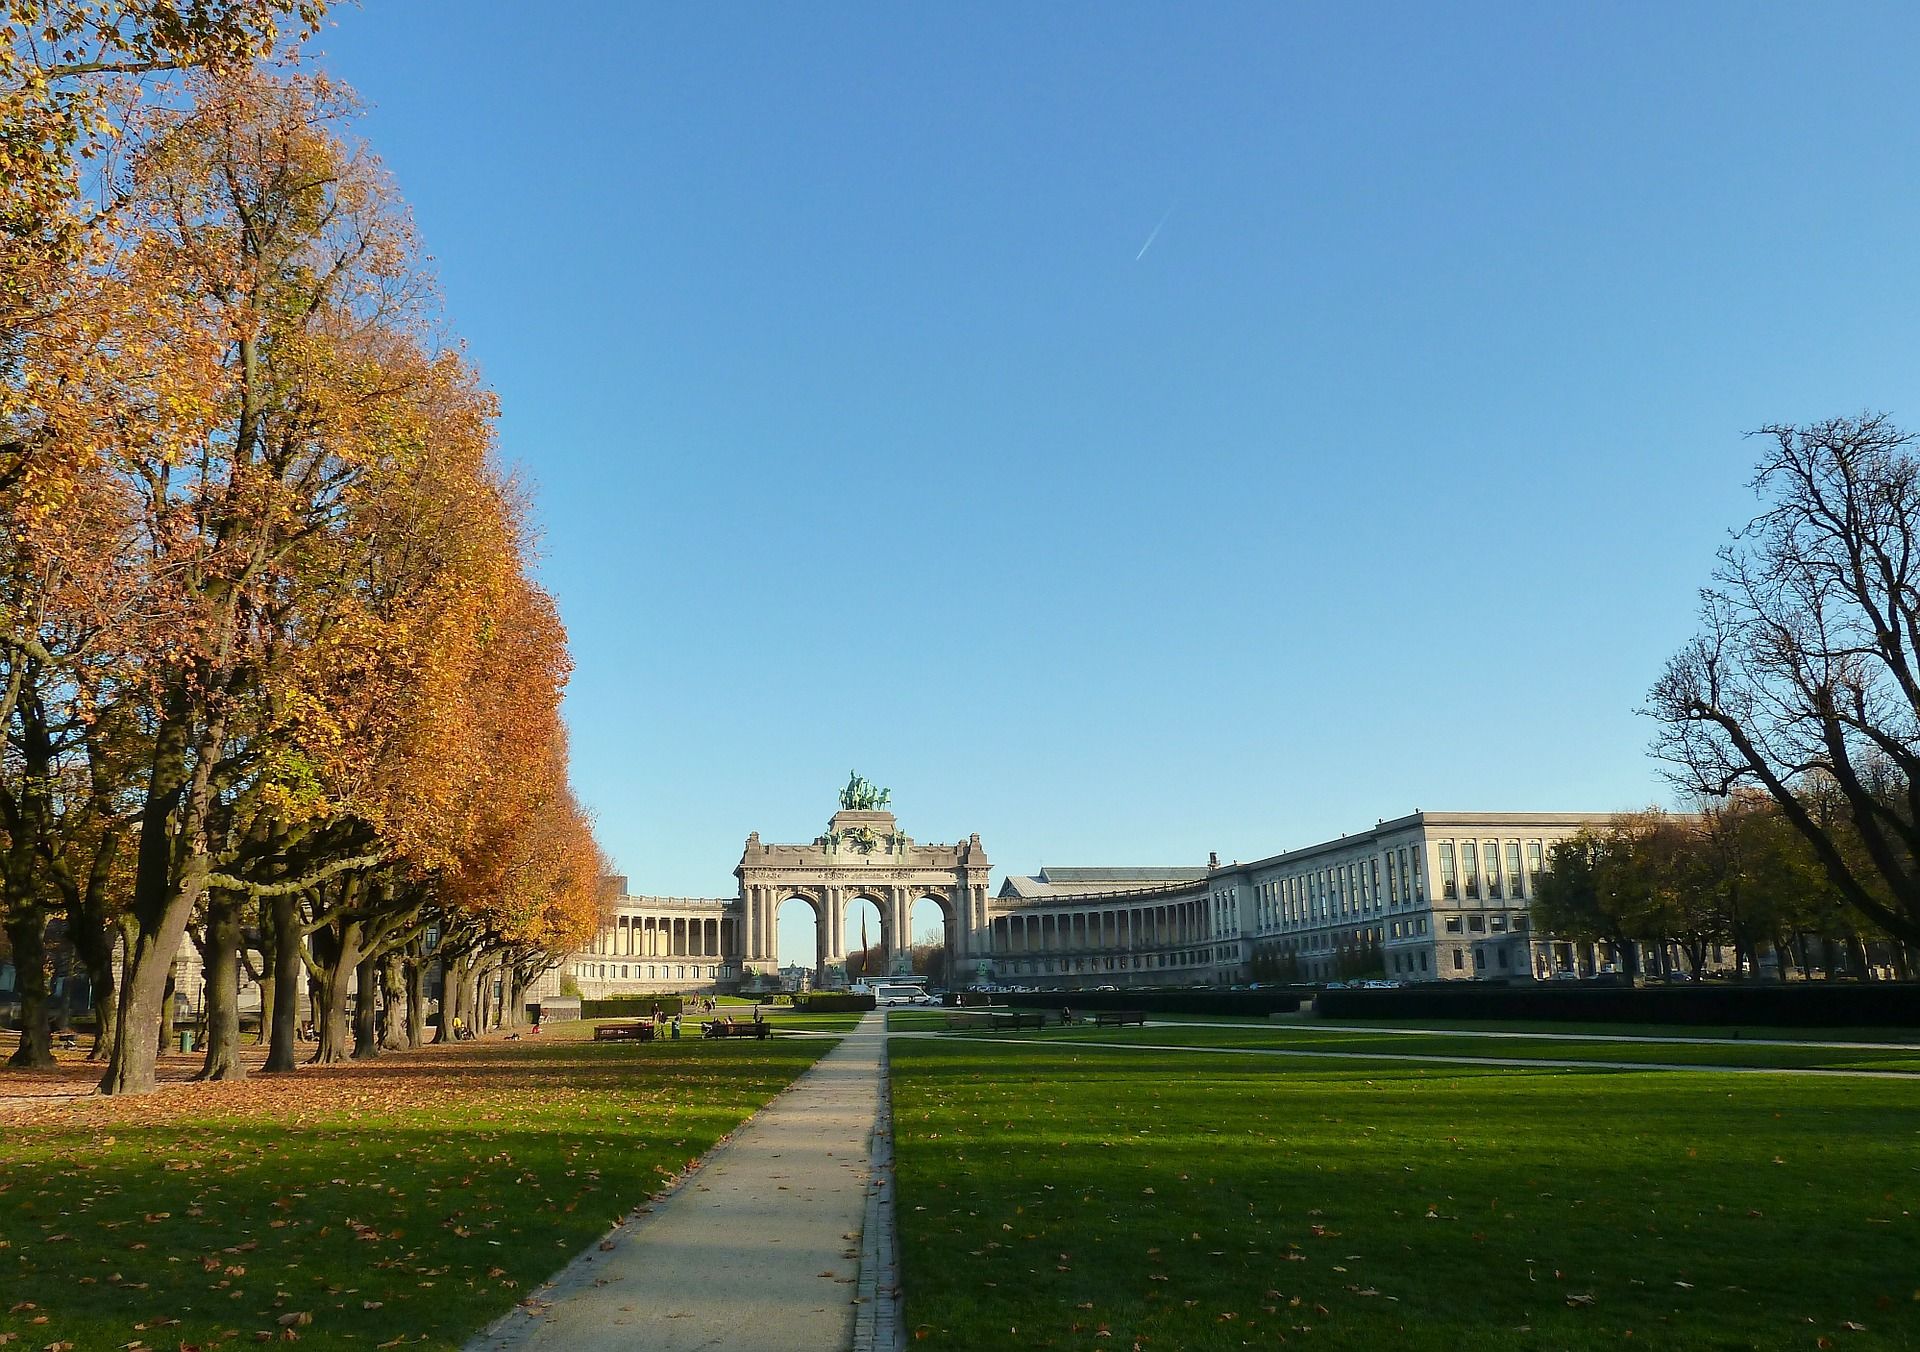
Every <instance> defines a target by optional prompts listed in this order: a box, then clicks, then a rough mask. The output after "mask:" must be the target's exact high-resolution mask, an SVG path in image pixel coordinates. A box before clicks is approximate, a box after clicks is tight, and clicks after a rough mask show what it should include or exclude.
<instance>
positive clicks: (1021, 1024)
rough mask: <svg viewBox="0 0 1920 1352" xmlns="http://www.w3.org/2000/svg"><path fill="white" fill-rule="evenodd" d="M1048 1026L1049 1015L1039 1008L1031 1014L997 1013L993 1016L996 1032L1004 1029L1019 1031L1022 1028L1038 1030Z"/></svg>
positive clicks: (1006, 1030) (1013, 1031)
mask: <svg viewBox="0 0 1920 1352" xmlns="http://www.w3.org/2000/svg"><path fill="white" fill-rule="evenodd" d="M1046 1026H1047V1016H1046V1014H1045V1013H1043V1012H1041V1011H1039V1010H1035V1011H1034V1012H1033V1013H1031V1014H995V1015H994V1016H993V1030H994V1031H995V1032H996V1033H998V1032H1003V1031H1004V1032H1012V1033H1017V1032H1019V1031H1020V1030H1021V1029H1022V1028H1032V1029H1035V1030H1038V1029H1041V1028H1045V1027H1046Z"/></svg>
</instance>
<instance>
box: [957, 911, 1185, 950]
mask: <svg viewBox="0 0 1920 1352" xmlns="http://www.w3.org/2000/svg"><path fill="white" fill-rule="evenodd" d="M992 936H993V953H994V956H996V957H1020V956H1022V955H1025V954H1031V953H1069V952H1089V951H1100V952H1105V953H1135V952H1141V951H1144V950H1158V949H1163V948H1174V947H1179V946H1181V945H1184V944H1197V943H1204V942H1206V940H1207V915H1206V902H1205V901H1204V900H1193V901H1179V902H1167V903H1163V904H1158V905H1143V906H1119V905H1116V906H1104V907H1099V908H1094V909H1088V910H1072V911H1053V910H1044V911H1035V912H1033V913H1032V914H1021V913H1019V912H1014V913H1012V914H1008V915H1001V916H996V917H995V918H994V921H993V928H992Z"/></svg>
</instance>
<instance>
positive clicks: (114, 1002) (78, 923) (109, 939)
mask: <svg viewBox="0 0 1920 1352" xmlns="http://www.w3.org/2000/svg"><path fill="white" fill-rule="evenodd" d="M114 933H115V931H114V928H113V926H112V925H110V924H108V923H107V922H106V921H105V920H104V919H96V917H94V916H93V915H91V914H90V913H86V912H84V911H82V909H81V908H77V907H69V908H68V910H67V936H68V938H69V939H70V940H71V941H72V943H73V951H74V952H75V953H76V954H78V955H79V958H80V965H81V966H82V967H84V968H85V969H86V973H87V987H88V998H89V999H90V1000H91V1001H92V1003H93V1047H92V1049H91V1050H89V1051H88V1052H87V1060H89V1061H97V1060H99V1059H100V1058H101V1057H102V1056H105V1055H106V1054H107V1052H108V1049H109V1048H111V1047H112V1046H113V1030H114V1024H115V1022H116V1020H117V1018H118V1015H119V1013H120V991H119V986H118V984H117V983H116V982H115V981H114V973H113V938H114Z"/></svg>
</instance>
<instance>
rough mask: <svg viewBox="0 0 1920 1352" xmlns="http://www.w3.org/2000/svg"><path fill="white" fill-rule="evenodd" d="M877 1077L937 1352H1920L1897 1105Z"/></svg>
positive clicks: (1165, 1069) (1284, 1073)
mask: <svg viewBox="0 0 1920 1352" xmlns="http://www.w3.org/2000/svg"><path fill="white" fill-rule="evenodd" d="M1150 1031H1156V1030H1150ZM892 1067H893V1071H892V1073H893V1096H894V1121H895V1132H896V1142H895V1153H896V1160H897V1167H898V1172H899V1184H898V1204H899V1221H900V1232H901V1245H902V1264H903V1274H902V1275H903V1280H904V1283H905V1289H906V1292H907V1309H906V1315H907V1322H908V1325H909V1326H910V1328H911V1329H912V1330H913V1336H914V1337H915V1338H916V1339H918V1340H920V1343H923V1344H924V1345H926V1346H929V1347H948V1348H977V1347H986V1346H1024V1347H1036V1348H1090V1349H1105V1348H1123V1349H1124V1348H1130V1347H1133V1346H1136V1345H1137V1346H1139V1347H1140V1348H1142V1349H1144V1350H1145V1352H1152V1350H1153V1349H1156V1348H1158V1349H1177V1348H1178V1349H1184V1348H1193V1349H1213V1348H1238V1347H1242V1346H1262V1347H1265V1346H1278V1345H1280V1344H1281V1342H1282V1341H1283V1340H1284V1341H1285V1342H1287V1343H1289V1344H1304V1345H1308V1346H1317V1347H1328V1348H1376V1347H1413V1348H1436V1349H1440V1348H1444V1349H1447V1350H1448V1352H1455V1350H1456V1349H1458V1348H1462V1347H1469V1348H1475V1349H1479V1348H1530V1349H1533V1348H1537V1349H1557V1348H1597V1347H1602V1346H1613V1347H1617V1346H1620V1345H1622V1344H1628V1345H1636V1346H1653V1347H1665V1348H1711V1349H1723V1348H1728V1349H1730V1348H1807V1349H1815V1348H1819V1347H1822V1346H1828V1345H1830V1346H1834V1347H1839V1348H1859V1349H1863V1350H1864V1349H1869V1348H1912V1347H1917V1346H1920V1221H1916V1218H1915V1213H1916V1212H1920V1082H1916V1083H1906V1082H1903V1081H1888V1080H1869V1079H1862V1080H1854V1081H1847V1082H1845V1084H1844V1086H1842V1085H1840V1084H1836V1082H1834V1081H1832V1080H1828V1079H1810V1078H1804V1077H1800V1078H1797V1077H1792V1076H1760V1075H1753V1076H1747V1075H1742V1076H1730V1075H1716V1074H1711V1073H1697V1072H1688V1071H1673V1072H1664V1071H1662V1072H1650V1073H1622V1072H1605V1071H1553V1070H1546V1069H1538V1070H1534V1069H1520V1070H1511V1069H1505V1070H1503V1069H1495V1068H1484V1069H1483V1068H1465V1067H1452V1066H1448V1067H1438V1066H1431V1067H1429V1066H1419V1065H1415V1064H1411V1063H1397V1064H1396V1063H1388V1062H1364V1063H1363V1062H1352V1061H1306V1060H1291V1059H1284V1058H1259V1057H1244V1056H1241V1057H1232V1056H1219V1055H1215V1054H1211V1053H1207V1052H1172V1053H1166V1052H1154V1051H1145V1050H1131V1049H1126V1048H1122V1047H1112V1048H1098V1047H1069V1046H1065V1045H1060V1046H1046V1045H1039V1046H1034V1045H1025V1046H1022V1045H1016V1044H1010V1043H1004V1042H1003V1043H995V1042H993V1041H991V1040H988V1039H984V1038H979V1037H965V1038H940V1039H900V1040H896V1041H895V1042H894V1043H893V1046H892ZM920 1343H917V1344H916V1345H920Z"/></svg>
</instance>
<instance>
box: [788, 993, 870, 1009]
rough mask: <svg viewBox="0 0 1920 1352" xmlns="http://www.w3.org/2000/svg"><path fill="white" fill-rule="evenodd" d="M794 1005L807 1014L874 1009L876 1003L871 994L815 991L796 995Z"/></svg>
mask: <svg viewBox="0 0 1920 1352" xmlns="http://www.w3.org/2000/svg"><path fill="white" fill-rule="evenodd" d="M793 1007H794V1008H795V1009H797V1010H800V1011H802V1012H803V1013H807V1014H844V1013H847V1012H848V1011H851V1010H868V1009H872V1008H873V1007H874V1004H873V997H872V996H871V995H855V994H854V993H853V992H852V991H815V992H813V993H811V994H808V995H796V996H794V997H793Z"/></svg>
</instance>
